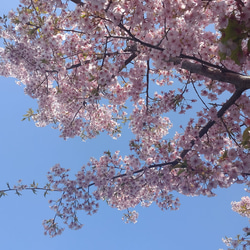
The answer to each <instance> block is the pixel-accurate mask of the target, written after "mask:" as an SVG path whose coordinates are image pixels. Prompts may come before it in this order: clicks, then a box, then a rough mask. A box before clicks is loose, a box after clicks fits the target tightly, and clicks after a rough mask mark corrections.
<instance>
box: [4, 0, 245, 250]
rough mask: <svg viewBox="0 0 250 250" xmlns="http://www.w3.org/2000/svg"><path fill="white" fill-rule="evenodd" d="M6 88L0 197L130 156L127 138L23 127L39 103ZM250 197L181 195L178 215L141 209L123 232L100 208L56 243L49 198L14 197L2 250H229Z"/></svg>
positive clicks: (7, 83)
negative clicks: (53, 171) (71, 135)
mask: <svg viewBox="0 0 250 250" xmlns="http://www.w3.org/2000/svg"><path fill="white" fill-rule="evenodd" d="M17 5H18V1H17V0H12V1H4V5H3V6H1V9H0V13H1V14H2V13H7V11H8V10H10V9H12V8H13V9H14V8H15V7H16V6H17ZM0 81H1V83H0V84H1V91H0V114H1V123H0V131H1V132H0V189H4V188H6V182H9V183H10V184H15V183H16V182H17V180H19V179H22V180H23V183H32V182H33V180H35V181H36V182H38V183H39V184H41V185H43V184H45V183H46V173H47V171H48V170H49V169H50V167H52V166H53V165H54V164H56V163H60V164H61V165H62V167H65V168H71V170H72V172H73V173H74V172H77V171H78V169H80V167H81V166H82V165H83V164H84V163H86V162H87V161H88V159H89V158H90V157H91V156H95V157H99V156H100V155H101V154H102V152H103V151H104V150H107V149H109V150H110V151H114V150H117V149H119V150H120V151H121V152H127V144H126V143H125V142H126V138H127V136H128V135H129V134H128V133H127V134H126V136H122V138H121V140H117V141H113V140H111V139H110V138H109V137H106V136H105V135H103V136H100V137H99V138H97V139H94V140H92V141H87V142H82V141H81V140H80V139H79V138H75V139H70V140H67V141H64V140H63V139H61V138H59V133H58V131H56V130H54V129H52V128H50V127H46V128H37V127H36V126H35V125H34V123H33V122H28V121H23V122H22V121H21V119H22V117H23V115H24V114H25V113H26V111H27V110H28V109H29V108H30V107H33V108H35V107H36V103H35V101H34V100H32V99H31V98H29V97H28V96H25V95H24V93H23V87H20V86H18V85H16V84H15V80H14V79H11V78H3V77H0ZM177 119H178V117H177ZM181 119H183V117H181ZM177 122H178V120H177ZM245 195H247V193H245V191H244V186H240V185H235V186H233V187H232V188H229V189H223V190H217V196H216V197H213V198H207V197H184V196H182V195H179V197H180V201H181V207H180V210H179V211H165V212H162V211H161V210H160V209H159V208H158V207H157V206H155V205H152V206H151V207H149V208H141V207H138V209H137V211H139V214H140V215H139V219H138V223H137V224H124V223H123V221H122V220H121V217H122V215H123V212H122V211H117V210H115V209H112V208H110V207H108V206H107V205H106V204H105V203H101V206H100V210H99V212H98V213H97V214H96V215H94V216H87V215H86V214H85V213H82V214H80V216H79V217H80V218H79V219H80V220H81V222H83V223H84V225H85V226H84V227H83V228H82V229H81V230H78V231H72V230H69V229H66V230H65V231H64V233H63V234H62V235H61V236H58V237H56V238H53V239H51V238H49V237H48V236H44V235H43V227H42V220H43V219H48V218H51V217H53V212H52V211H51V210H50V209H49V204H48V199H51V198H52V197H54V195H51V196H48V198H44V197H43V193H38V194H37V195H34V194H32V192H28V191H26V192H23V195H22V196H21V197H18V196H16V195H15V194H14V193H9V194H8V196H7V197H3V198H1V199H0V221H1V226H0V242H1V249H5V250H14V249H21V250H29V249H36V250H44V249H46V250H50V249H56V250H57V249H60V250H66V249H74V250H80V249H81V250H82V249H84V250H85V249H86V250H98V249H109V250H117V249H119V250H127V249H131V250H137V249H144V250H151V249H170V250H183V249H192V250H199V249H202V250H213V249H219V248H224V249H226V247H225V245H224V244H223V243H222V241H221V238H222V237H224V236H225V235H227V236H233V237H234V236H236V235H237V234H241V233H242V228H243V227H244V226H247V224H248V221H247V219H245V218H242V217H241V216H240V215H238V214H236V213H235V212H233V211H232V210H231V205H230V203H231V201H238V200H240V198H241V197H242V196H245Z"/></svg>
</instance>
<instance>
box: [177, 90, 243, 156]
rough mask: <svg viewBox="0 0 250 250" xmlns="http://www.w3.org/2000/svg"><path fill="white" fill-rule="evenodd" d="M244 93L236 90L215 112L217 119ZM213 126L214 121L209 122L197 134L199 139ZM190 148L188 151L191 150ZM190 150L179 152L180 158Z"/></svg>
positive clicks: (192, 143) (192, 142) (193, 141)
mask: <svg viewBox="0 0 250 250" xmlns="http://www.w3.org/2000/svg"><path fill="white" fill-rule="evenodd" d="M244 91H245V89H237V90H236V91H235V92H234V94H233V95H232V96H231V97H230V99H229V100H227V102H225V103H224V104H223V105H222V107H221V109H220V110H219V111H218V112H217V117H218V118H221V117H222V116H223V115H224V114H225V112H226V111H227V110H228V109H229V108H230V107H231V106H232V105H233V104H234V103H235V102H236V101H237V100H238V99H239V98H240V96H241V94H242V93H243V92H244ZM214 124H215V121H214V120H210V121H209V122H208V123H207V124H206V125H205V126H204V127H203V128H202V129H201V130H200V132H199V138H202V137H203V135H205V134H206V133H207V132H208V130H209V129H210V128H211V127H212V126H213V125H214ZM194 144H195V140H192V141H191V148H192V147H193V145H194ZM191 148H190V149H191ZM190 149H185V150H183V151H182V152H181V158H182V159H183V158H184V157H185V156H186V154H187V153H188V152H189V151H190Z"/></svg>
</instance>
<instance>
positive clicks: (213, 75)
mask: <svg viewBox="0 0 250 250" xmlns="http://www.w3.org/2000/svg"><path fill="white" fill-rule="evenodd" d="M192 60H195V59H192ZM166 62H173V63H175V64H180V68H182V69H186V70H188V71H189V72H191V73H195V74H198V75H202V76H205V77H208V78H210V79H212V80H217V81H220V82H227V83H231V84H233V85H234V86H235V87H236V88H237V89H238V88H239V89H244V90H246V89H250V76H244V75H241V74H238V73H234V72H229V71H222V67H220V68H218V67H219V66H218V67H217V66H216V65H213V64H212V65H211V66H207V65H204V64H198V63H194V62H191V61H189V60H182V59H181V58H179V57H175V58H170V60H169V61H166Z"/></svg>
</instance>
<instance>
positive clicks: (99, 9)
mask: <svg viewBox="0 0 250 250" xmlns="http://www.w3.org/2000/svg"><path fill="white" fill-rule="evenodd" d="M0 37H1V39H2V40H3V42H4V48H1V49H0V58H1V59H0V75H2V76H6V77H10V76H11V77H15V78H16V79H18V83H19V84H23V85H24V86H25V94H27V95H29V96H30V97H32V98H34V99H36V100H37V102H38V110H37V111H33V110H32V109H30V110H29V111H28V112H27V114H26V115H25V116H24V119H32V120H34V122H35V123H36V125H37V126H38V127H43V126H47V125H50V124H53V126H54V127H55V128H57V129H58V130H60V132H61V135H60V136H61V137H62V138H64V139H67V138H73V137H75V136H79V137H81V138H82V139H83V140H88V139H91V138H94V137H96V136H98V135H99V134H100V133H102V132H106V133H107V134H108V135H110V136H111V137H112V138H114V139H118V138H119V137H120V136H121V135H122V130H123V129H126V126H128V127H129V128H130V129H131V131H132V133H133V135H134V136H133V138H131V140H130V142H129V145H128V146H129V148H130V150H131V154H130V155H122V154H120V152H119V151H118V150H119V149H118V150H117V151H116V152H110V151H106V152H104V154H103V156H102V157H100V159H94V158H91V159H90V161H89V162H88V163H87V164H85V165H84V166H83V167H82V168H81V169H80V170H79V172H78V173H76V175H75V178H74V179H71V178H70V177H69V173H68V172H69V169H65V168H63V167H61V166H60V165H59V164H56V165H55V166H54V167H52V168H51V170H50V172H49V173H48V183H47V184H46V186H44V187H38V186H37V185H36V184H35V183H33V184H31V185H30V186H27V185H23V184H22V183H19V184H17V185H16V186H14V187H10V186H8V188H7V189H6V190H2V191H1V193H0V194H1V195H5V194H6V192H7V191H11V190H15V191H16V192H17V193H19V192H20V191H22V190H23V189H31V190H33V191H36V190H38V189H42V190H44V191H45V192H46V193H47V192H49V191H58V192H59V193H60V194H61V196H60V198H59V199H58V200H56V201H53V200H50V201H49V202H50V203H51V208H52V209H53V210H54V211H55V217H54V218H53V219H49V220H45V221H44V228H45V231H46V233H48V234H49V235H51V236H55V235H58V234H61V232H62V231H63V229H62V228H61V227H60V226H59V224H58V222H57V221H58V220H57V219H58V218H61V219H62V221H63V222H64V223H65V224H67V225H68V226H69V228H72V229H79V228H81V227H82V224H81V223H80V222H79V221H78V218H77V213H78V212H79V210H84V211H86V212H87V214H89V215H91V214H94V213H96V212H97V210H98V204H99V201H100V200H106V201H107V203H108V204H109V205H110V206H111V207H114V208H117V209H119V210H124V209H125V210H127V213H126V214H125V215H124V218H123V219H124V221H125V222H136V220H137V217H138V214H137V212H136V211H135V210H130V209H131V208H134V207H135V206H137V205H138V204H140V205H142V206H146V207H147V206H150V204H152V203H153V202H155V203H156V204H157V205H158V206H159V208H160V209H162V210H165V209H171V210H175V209H178V207H179V205H180V203H179V199H178V198H175V197H174V195H173V193H176V192H178V193H181V194H184V195H188V196H194V195H205V196H214V195H215V192H214V190H215V189H216V188H219V187H221V188H227V187H229V186H231V185H232V184H234V183H245V184H246V185H248V186H250V182H249V174H250V153H249V148H250V108H249V107H250V98H249V91H248V90H249V89H250V76H249V75H248V73H249V69H250V62H249V53H250V39H249V37H250V2H249V1H247V0H223V1H220V0H216V1H215V0H207V1H204V0H168V1H166V0H154V1H148V0H126V1H125V0H91V1H90V0H86V1H81V0H71V1H69V0H20V5H19V7H18V8H17V9H16V11H10V12H9V14H8V15H7V16H3V17H2V18H1V26H0ZM190 93H191V94H190ZM191 111H192V112H191ZM176 116H183V119H184V120H187V123H186V124H185V125H184V123H183V125H182V126H181V129H180V128H174V127H173V126H172V121H174V119H175V117H176ZM172 130H174V131H176V132H175V133H173V132H172ZM170 131H171V133H172V134H173V136H172V137H171V138H169V136H168V134H169V132H170Z"/></svg>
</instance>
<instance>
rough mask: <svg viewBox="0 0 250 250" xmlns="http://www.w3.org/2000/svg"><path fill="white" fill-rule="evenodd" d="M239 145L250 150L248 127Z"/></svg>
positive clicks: (249, 130) (249, 128)
mask: <svg viewBox="0 0 250 250" xmlns="http://www.w3.org/2000/svg"><path fill="white" fill-rule="evenodd" d="M241 144H242V146H243V147H244V148H250V127H248V128H246V129H245V130H244V132H243V134H242V142H241Z"/></svg>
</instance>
